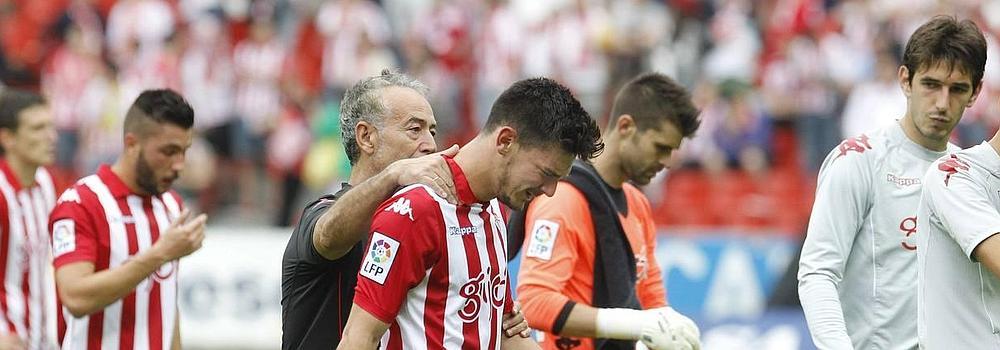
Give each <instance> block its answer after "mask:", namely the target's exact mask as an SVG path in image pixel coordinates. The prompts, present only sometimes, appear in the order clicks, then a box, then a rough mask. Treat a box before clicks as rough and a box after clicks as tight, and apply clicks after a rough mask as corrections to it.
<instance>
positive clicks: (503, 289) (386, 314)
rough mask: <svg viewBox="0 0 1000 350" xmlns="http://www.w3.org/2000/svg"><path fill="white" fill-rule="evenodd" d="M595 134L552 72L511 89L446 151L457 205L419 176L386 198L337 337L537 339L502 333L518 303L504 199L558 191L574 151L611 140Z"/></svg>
mask: <svg viewBox="0 0 1000 350" xmlns="http://www.w3.org/2000/svg"><path fill="white" fill-rule="evenodd" d="M599 138H600V133H599V130H598V128H597V124H596V123H595V122H594V120H593V119H591V118H590V116H589V115H587V112H585V111H584V110H583V107H581V106H580V102H579V101H577V100H576V98H574V97H573V95H572V94H571V93H570V92H569V90H568V89H566V88H565V87H563V86H562V85H559V84H558V83H556V82H554V81H552V80H549V79H545V78H534V79H527V80H522V81H519V82H517V83H514V85H513V86H511V87H510V88H508V89H507V90H506V91H504V92H503V93H502V94H501V95H500V97H498V98H497V100H496V102H495V103H494V104H493V108H492V110H491V111H490V115H489V118H488V119H487V121H486V125H485V126H484V127H483V129H482V130H481V131H480V132H479V134H478V135H477V136H476V137H475V138H474V139H473V140H472V141H470V142H469V143H468V144H466V145H465V146H464V147H463V148H462V149H461V150H460V151H459V152H458V154H456V155H455V157H454V158H452V157H447V156H446V157H445V160H446V161H447V163H448V168H449V170H450V172H451V174H452V177H453V179H454V183H455V192H456V195H457V199H458V204H457V205H456V204H452V203H449V202H447V201H445V200H444V199H443V198H441V197H439V196H438V195H436V194H435V193H434V191H433V190H431V189H429V188H427V187H425V186H423V185H419V184H417V185H411V186H407V187H405V188H403V189H401V190H399V191H398V192H396V194H395V195H393V196H392V198H390V199H389V200H386V201H385V202H383V203H382V205H381V206H379V208H378V210H377V212H376V214H375V217H374V218H373V219H372V226H371V237H370V239H369V244H368V245H367V248H366V249H365V252H364V254H365V257H364V262H363V263H362V265H361V271H360V273H359V275H360V276H359V277H358V287H357V290H356V291H355V293H356V294H355V296H354V306H353V308H352V310H351V317H350V319H348V321H347V327H346V328H345V329H344V335H345V338H344V341H343V342H341V343H340V347H339V349H351V350H355V349H374V348H375V347H376V344H378V343H379V342H380V340H381V346H382V348H383V349H425V348H427V349H441V348H445V349H459V348H461V349H470V350H475V349H495V348H497V347H498V346H499V347H502V348H504V349H533V348H535V349H537V345H536V344H535V343H534V342H533V341H531V340H529V339H525V338H520V337H513V338H507V337H502V336H500V324H499V320H500V315H502V314H503V313H507V312H510V311H511V309H512V306H513V300H511V295H510V288H509V285H508V278H507V262H506V260H505V257H506V250H507V248H506V242H505V241H506V224H505V221H506V220H505V217H504V211H505V210H506V209H503V208H502V207H501V205H500V203H504V204H506V205H507V206H509V207H512V208H522V207H523V206H524V204H525V203H527V202H528V201H530V200H531V198H533V197H535V196H538V195H542V194H545V195H548V196H551V195H552V194H553V193H554V192H555V187H556V183H557V182H558V180H559V178H560V177H562V176H565V175H566V174H567V173H568V172H569V168H570V165H571V163H572V161H573V158H574V157H580V158H584V159H589V158H591V156H593V155H594V154H595V153H596V152H598V151H599V150H600V149H601V148H602V147H603V145H602V144H601V143H600V141H599ZM387 330H388V332H386V331H387ZM383 335H384V336H383Z"/></svg>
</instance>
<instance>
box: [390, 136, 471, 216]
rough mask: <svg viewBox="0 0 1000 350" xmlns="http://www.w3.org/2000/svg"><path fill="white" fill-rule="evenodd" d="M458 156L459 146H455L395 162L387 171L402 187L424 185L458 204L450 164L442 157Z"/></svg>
mask: <svg viewBox="0 0 1000 350" xmlns="http://www.w3.org/2000/svg"><path fill="white" fill-rule="evenodd" d="M456 154H458V145H453V146H451V147H448V149H446V150H443V151H441V152H437V153H432V154H428V155H425V156H421V157H417V158H410V159H402V160H398V161H395V162H393V163H392V164H390V165H389V168H388V169H387V170H388V171H389V172H390V174H393V175H395V178H396V183H397V184H398V185H400V186H405V185H411V184H415V183H419V184H423V185H426V186H428V187H430V188H431V189H433V190H434V192H435V193H437V195H438V196H441V197H442V198H444V199H446V200H447V201H448V202H451V203H457V202H458V199H457V198H458V196H457V195H456V192H455V181H454V179H452V177H451V170H450V169H448V163H447V162H446V161H445V159H444V157H442V155H445V156H449V157H453V156H455V155H456Z"/></svg>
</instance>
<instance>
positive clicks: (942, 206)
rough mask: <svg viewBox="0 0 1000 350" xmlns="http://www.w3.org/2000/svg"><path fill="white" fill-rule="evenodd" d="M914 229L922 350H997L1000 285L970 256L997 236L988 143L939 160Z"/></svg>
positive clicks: (999, 204) (996, 179) (996, 162)
mask: <svg viewBox="0 0 1000 350" xmlns="http://www.w3.org/2000/svg"><path fill="white" fill-rule="evenodd" d="M924 184H925V185H924V191H923V197H922V198H921V201H920V211H919V214H918V216H917V217H918V218H919V220H918V221H917V232H920V234H919V235H918V237H920V238H919V240H918V241H919V243H920V250H919V251H918V263H917V275H918V282H917V286H918V288H917V290H918V292H917V294H918V302H917V304H918V310H919V311H918V314H919V316H918V324H919V333H920V346H921V348H923V349H1000V335H998V334H1000V279H998V278H997V276H996V275H994V274H992V273H990V271H989V270H987V269H986V267H985V266H982V265H980V264H979V263H978V262H976V260H975V258H973V257H972V251H973V249H975V248H976V246H978V245H979V243H981V242H983V241H984V240H986V239H987V238H989V237H990V236H992V235H993V234H995V233H997V232H1000V155H997V151H996V150H994V149H993V147H992V146H990V145H989V144H988V143H985V142H984V143H983V144H981V145H978V146H975V147H971V148H969V149H967V150H964V151H961V152H958V153H955V154H952V155H950V156H947V157H944V158H941V160H939V161H938V162H937V163H936V165H935V166H933V167H931V168H930V169H929V170H928V171H927V176H925V177H924Z"/></svg>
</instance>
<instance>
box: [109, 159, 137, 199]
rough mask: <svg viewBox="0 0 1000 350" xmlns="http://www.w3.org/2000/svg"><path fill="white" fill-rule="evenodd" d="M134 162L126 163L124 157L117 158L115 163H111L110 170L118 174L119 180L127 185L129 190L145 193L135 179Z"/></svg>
mask: <svg viewBox="0 0 1000 350" xmlns="http://www.w3.org/2000/svg"><path fill="white" fill-rule="evenodd" d="M133 169H135V164H128V163H127V162H126V161H125V160H124V159H121V158H118V161H116V162H115V164H112V165H111V172H112V173H114V174H115V176H118V179H119V180H122V183H124V184H125V187H128V189H129V191H130V192H132V193H145V192H144V191H143V190H142V189H140V188H139V182H138V181H136V180H135V179H136V174H135V171H134V170H133Z"/></svg>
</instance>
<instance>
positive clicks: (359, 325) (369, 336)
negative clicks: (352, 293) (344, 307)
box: [337, 304, 389, 350]
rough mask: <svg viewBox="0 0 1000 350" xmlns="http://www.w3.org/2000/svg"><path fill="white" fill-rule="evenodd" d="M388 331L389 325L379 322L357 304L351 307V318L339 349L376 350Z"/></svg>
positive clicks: (345, 326) (348, 319) (345, 328)
mask: <svg viewBox="0 0 1000 350" xmlns="http://www.w3.org/2000/svg"><path fill="white" fill-rule="evenodd" d="M388 329H389V324H388V323H385V322H382V321H379V320H378V319H376V318H375V316H372V315H371V314H370V313H368V311H365V310H364V309H362V308H360V307H358V305H357V304H355V305H353V306H351V316H350V317H348V318H347V324H346V325H344V333H343V339H341V341H340V345H338V346H337V349H338V350H355V349H362V350H369V349H371V350H374V349H375V348H376V347H378V342H379V340H380V339H382V335H383V334H385V332H386V330H388Z"/></svg>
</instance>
